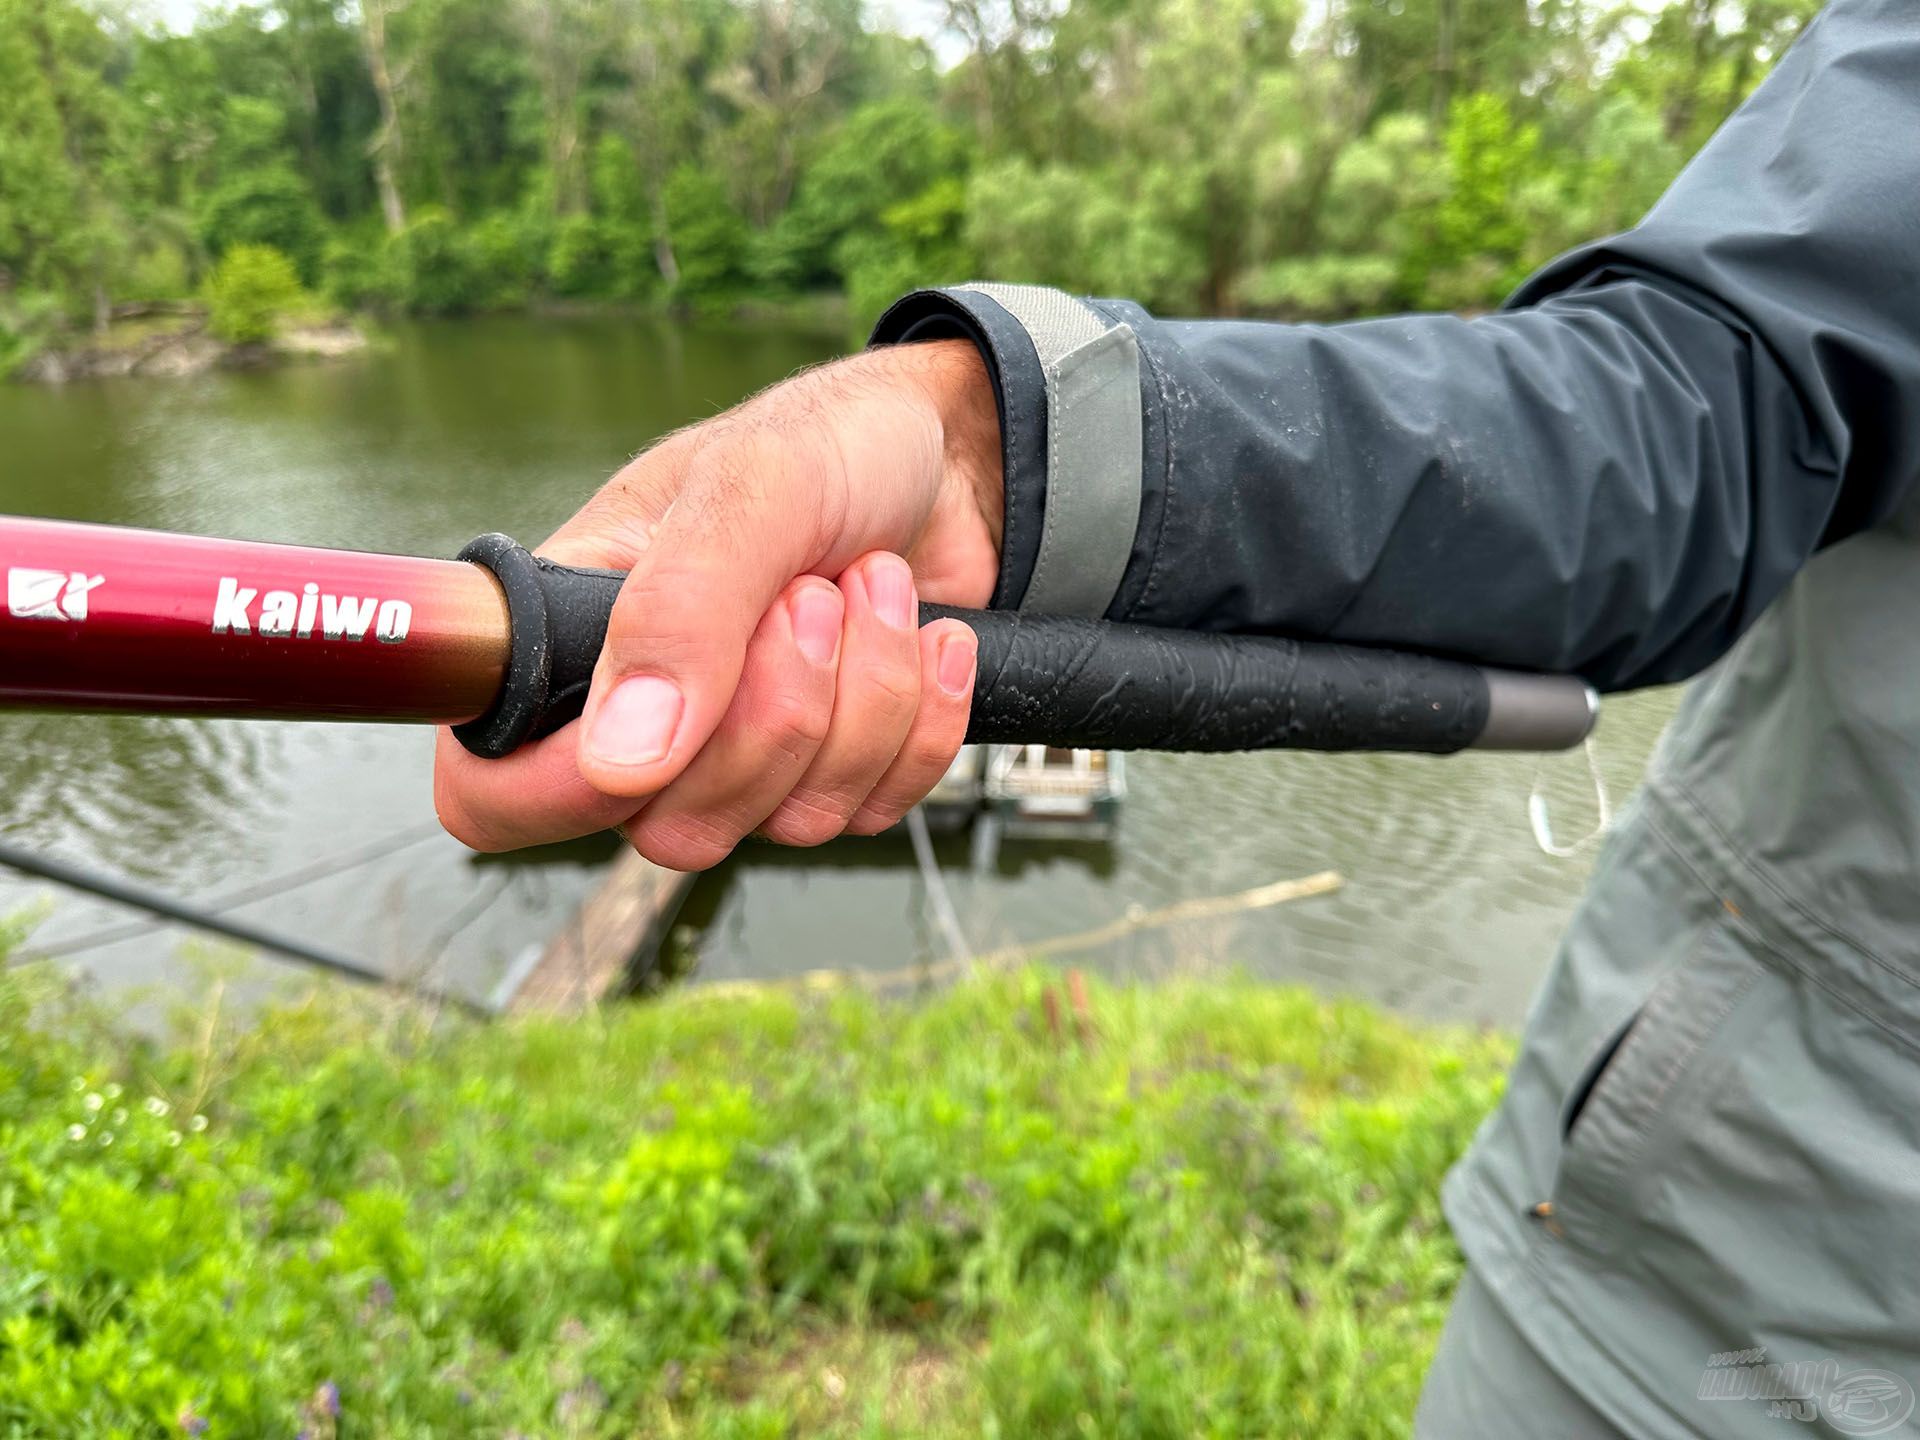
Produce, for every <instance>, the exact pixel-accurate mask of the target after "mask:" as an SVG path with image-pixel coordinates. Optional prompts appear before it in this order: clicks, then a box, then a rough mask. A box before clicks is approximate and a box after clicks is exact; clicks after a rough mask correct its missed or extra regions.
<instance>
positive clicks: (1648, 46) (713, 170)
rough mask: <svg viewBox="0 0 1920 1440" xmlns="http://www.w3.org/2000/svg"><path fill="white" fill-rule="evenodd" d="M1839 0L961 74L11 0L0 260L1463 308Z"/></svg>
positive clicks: (499, 7) (1111, 9)
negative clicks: (956, 281)
mask: <svg viewBox="0 0 1920 1440" xmlns="http://www.w3.org/2000/svg"><path fill="white" fill-rule="evenodd" d="M1816 5H1817V0H1725V3H1721V4H1714V5H1702V4H1699V3H1696V0H1666V3H1656V4H1655V5H1654V6H1653V7H1652V8H1651V9H1648V8H1646V7H1638V8H1636V7H1625V8H1622V7H1618V6H1612V5H1603V4H1600V3H1599V0H1564V3H1554V4H1545V5H1530V4H1527V3H1526V0H1332V3H1331V4H1330V5H1328V6H1325V7H1320V8H1318V9H1316V8H1314V7H1303V6H1302V4H1301V3H1300V0H1072V3H1065V4H1060V5H1048V6H1037V7H1036V6H1013V7H1005V6H1001V7H989V8H988V10H987V11H982V10H981V9H980V8H979V7H967V6H961V7H949V20H950V22H951V31H952V34H953V35H954V36H955V37H957V38H958V39H959V40H961V41H962V42H964V44H965V45H966V47H967V51H968V53H967V55H966V56H965V58H964V60H963V61H962V62H961V63H959V64H957V65H954V66H952V67H950V68H949V69H947V70H946V71H945V72H944V73H943V72H942V71H941V70H940V68H939V67H938V66H936V65H935V64H934V63H933V60H932V56H931V53H930V52H929V50H928V48H927V46H926V45H925V44H924V43H923V42H921V41H918V40H913V39H909V38H906V37H903V36H900V35H892V34H887V33H885V32H884V31H881V30H875V29H871V28H869V24H870V21H871V19H872V16H871V15H870V14H868V13H867V12H866V11H865V10H863V8H862V6H861V5H859V4H858V3H856V0H791V3H781V4H777V5H775V4H759V3H749V0H661V3H657V4H645V5H643V4H640V3H639V0H362V3H359V4H355V5H339V4H332V3H328V0H271V3H269V0H241V3H237V4H233V5H228V6H213V7H206V8H205V10H204V12H203V14H202V16H201V19H200V20H199V22H198V24H197V26H196V28H195V29H194V30H192V31H191V32H190V33H188V34H184V35H174V34H167V33H164V32H160V31H157V30H153V29H151V28H148V27H146V26H144V25H143V24H142V23H141V21H140V20H139V19H138V15H139V13H140V12H139V9H138V7H135V9H134V10H132V11H128V10H127V9H126V7H125V6H123V5H119V4H113V5H105V6H102V5H97V4H94V3H92V0H0V289H13V290H24V291H32V292H35V293H42V294H49V295H53V296H55V297H57V298H58V299H59V301H60V302H61V305H62V308H63V311H64V312H65V314H66V315H67V317H68V323H69V324H70V325H71V324H74V323H78V322H80V321H82V320H84V319H89V318H91V319H92V320H93V322H94V323H95V324H103V323H104V321H105V319H106V317H107V316H108V314H109V313H110V309H111V302H112V301H114V300H116V299H132V300H146V299H154V298H168V297H172V296H177V295H179V294H181V293H185V292H190V291H191V290H192V289H193V288H194V287H196V286H197V285H198V283H199V280H200V278H201V273H202V270H203V268H204V266H205V264H206V263H207V262H208V260H210V259H218V258H219V257H220V256H221V255H223V254H225V253H226V252H227V251H228V250H230V249H231V248H233V247H234V246H237V245H270V246H272V247H273V248H274V249H277V250H279V251H280V252H281V253H283V254H284V255H286V256H287V257H288V258H289V259H290V260H291V261H292V262H293V264H294V267H295V269H296V270H297V271H298V273H299V275H300V277H301V281H302V283H303V284H304V285H306V286H309V287H316V286H324V288H325V290H326V291H327V293H329V294H330V295H332V296H334V297H335V298H336V299H338V300H339V301H341V302H342V303H345V304H349V305H351V306H354V307H360V306H365V307H368V308H375V309H383V310H416V311H427V312H453V311H460V310H468V309H473V308H476V307H481V306H497V305H504V304H517V303H522V302H525V301H529V300H535V299H538V298H540V297H541V296H542V295H559V296H567V297H578V298H583V299H608V300H622V301H628V300H635V299H646V300H658V301H661V302H663V303H685V304H691V305H696V306H700V307H707V308H712V307H723V306H726V305H730V304H734V303H736V302H740V301H744V300H749V299H752V300H775V301H780V300H792V299H798V298H801V297H807V296H812V295H815V294H819V293H825V292H833V291H838V292H842V293H844V294H846V295H847V296H848V297H849V298H850V300H851V301H852V308H853V309H854V311H855V312H856V314H857V315H859V316H861V317H865V316H870V315H871V314H872V313H873V312H874V311H876V310H877V309H879V308H880V307H881V306H882V305H884V304H885V303H886V302H887V301H888V300H889V299H891V298H892V296H893V295H894V294H896V293H898V292H900V291H904V290H907V289H911V288H915V287H917V286H921V285H927V284H932V283H938V282H940V281H943V280H951V279H953V278H955V277H964V276H971V275H976V274H985V275H989V276H991V277H993V278H997V279H1004V280H1016V281H1017V280H1029V281H1042V282H1046V283H1052V284H1057V285H1061V286H1064V287H1066V288H1068V289H1072V290H1079V291H1090V292H1096V293H1103V294H1111V295H1125V296H1129V297H1132V298H1135V299H1138V300H1141V301H1144V302H1146V303H1147V304H1149V305H1151V306H1153V307H1155V308H1157V309H1160V310H1162V311H1166V312H1184V313H1196V312H1198V313H1227V314H1231V313H1236V312H1241V311H1246V310H1252V311H1256V312H1266V313H1273V314H1278V315H1283V316H1316V317H1327V318H1333V317H1337V316H1341V315H1345V314H1350V313H1355V312H1360V311H1367V310H1373V309H1377V308H1383V307H1395V306H1405V307H1441V306H1457V307H1463V308H1478V307H1484V306H1488V305H1492V304H1494V303H1497V302H1498V301H1499V300H1500V299H1501V298H1502V296H1503V295H1504V294H1505V293H1506V292H1507V291H1508V290H1509V289H1510V288H1511V287H1512V286H1513V285H1514V284H1515V283H1516V282H1517V281H1518V280H1520V279H1521V278H1522V277H1524V276H1525V275H1526V274H1527V273H1528V272H1529V271H1530V270H1531V269H1532V268H1533V267H1534V266H1536V265H1538V264H1539V263H1541V262H1542V261H1544V260H1545V259H1547V258H1549V257H1551V256H1552V255H1554V254H1555V253H1557V252H1559V251H1561V250H1564V249H1566V248H1568V247H1570V246H1572V245H1575V244H1578V243H1580V242H1581V241H1583V240H1587V239H1590V238H1593V237H1594V236H1597V235H1600V234H1604V233H1607V232H1609V231H1612V230H1617V229H1619V228H1622V227H1625V226H1628V225H1630V224H1632V223H1633V221H1634V220H1635V219H1637V218H1638V216H1639V215H1640V214H1641V213H1642V212H1643V210H1644V209H1645V207H1646V206H1647V205H1648V203H1649V202H1650V201H1651V199H1652V198H1653V197H1654V196H1655V195H1657V194H1658V193H1659V191H1660V189H1661V188H1662V187H1663V186H1664V185H1665V184H1666V183H1667V182H1668V181H1669V180H1670V179H1671V178H1672V176H1673V175H1674V174H1675V173H1677V171H1678V169H1679V167H1680V165H1681V164H1682V163H1683V162H1684V160H1685V158H1686V156H1687V155H1688V154H1689V153H1691V151H1692V150H1693V149H1694V148H1695V147H1696V146H1697V145H1698V144H1699V143H1701V141H1702V140H1704V138H1705V137H1706V136H1707V134H1709V133H1710V132H1711V130H1712V129H1713V127H1714V126H1715V125H1717V124H1718V123H1719V122H1720V120H1721V119H1722V118H1724V117H1725V116H1726V115H1727V114H1728V113H1729V111H1730V110H1731V108H1732V107H1733V106H1734V105H1736V104H1738V103H1739V101H1740V100H1741V99H1742V98H1743V97H1744V96H1745V95H1746V94H1747V93H1748V92H1749V91H1750V90H1751V89H1752V88H1753V86H1754V85H1755V84H1756V83H1757V82H1758V81H1759V79H1760V78H1761V77H1762V76H1763V75H1764V74H1765V72H1766V70H1767V69H1768V67H1769V66H1770V65H1771V64H1772V63H1773V61H1774V60H1775V59H1776V58H1777V57H1778V56H1779V55H1780V54H1781V53H1782V52H1783V51H1784V49H1785V47H1786V46H1787V45H1788V44H1789V43H1790V42H1791V40H1792V38H1793V37H1794V35H1795V34H1797V33H1798V31H1799V29H1800V27H1801V26H1802V25H1803V24H1804V23H1805V22H1806V20H1807V19H1808V17H1809V16H1810V15H1811V14H1812V13H1813V11H1814V9H1815V8H1816ZM1596 56H1605V57H1607V59H1606V63H1605V64H1604V65H1603V64H1600V63H1598V62H1597V61H1596V58H1595V57H1596ZM1389 276H1390V277H1391V278H1389Z"/></svg>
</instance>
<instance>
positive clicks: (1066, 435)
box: [964, 285, 1141, 617]
mask: <svg viewBox="0 0 1920 1440" xmlns="http://www.w3.org/2000/svg"><path fill="white" fill-rule="evenodd" d="M964 288H965V289H967V290H970V291H974V292H976V293H978V294H981V295H984V296H986V297H987V298H989V299H991V300H993V301H994V302H995V303H996V304H998V305H999V306H1000V307H1001V308H1002V309H1003V310H1005V311H1006V312H1007V313H1008V314H1010V315H1012V316H1013V318H1014V319H1015V320H1017V321H1019V322H1020V324H1021V325H1022V326H1023V327H1024V328H1025V329H1026V331H1027V334H1028V336H1029V337H1030V338H1031V339H1032V341H1033V347H1034V349H1035V351H1036V352H1037V353H1038V354H1039V357H1040V364H1041V368H1042V369H1043V371H1044V372H1045V374H1046V391H1047V498H1046V518H1045V521H1044V522H1043V526H1042V530H1041V536H1040V553H1039V556H1038V558H1037V560H1036V562H1035V564H1034V570H1033V578H1032V580H1031V581H1030V582H1029V583H1028V585H1027V589H1026V593H1025V594H1024V595H1023V596H1022V597H1021V600H1020V608H1021V609H1022V610H1031V611H1035V612H1038V613H1042V614H1050V615H1081V616H1089V617H1099V616H1102V615H1104V614H1106V612H1107V607H1108V606H1109V605H1111V604H1112V603H1113V597H1114V593H1115V591H1117V590H1118V589H1119V588H1120V579H1121V577H1122V575H1123V574H1124V573H1125V572H1126V568H1127V559H1128V556H1129V555H1130V554H1131V553H1132V550H1133V536H1134V531H1135V530H1136V529H1137V528H1138V527H1139V524H1140V471H1141V460H1140V432H1141V415H1140V345H1139V342H1138V340H1136V339H1135V337H1134V333H1133V331H1132V330H1131V329H1130V328H1129V327H1128V326H1126V325H1110V324H1108V322H1107V320H1106V319H1105V318H1104V317H1103V316H1101V315H1100V314H1099V313H1098V312H1097V311H1095V310H1094V309H1093V307H1092V306H1090V305H1086V304H1083V303H1082V302H1081V301H1079V300H1076V299H1074V298H1073V297H1072V296H1070V295H1065V294H1062V293H1061V292H1060V291H1058V290H1049V289H1047V288H1045V287H1044V286H1039V285H968V286H966V287H964Z"/></svg>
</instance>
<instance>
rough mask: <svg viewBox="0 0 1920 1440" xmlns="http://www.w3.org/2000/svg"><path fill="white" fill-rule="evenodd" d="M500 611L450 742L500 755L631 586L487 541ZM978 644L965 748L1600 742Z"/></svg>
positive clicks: (1036, 643) (568, 700) (1333, 673)
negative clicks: (483, 676) (490, 679)
mask: <svg viewBox="0 0 1920 1440" xmlns="http://www.w3.org/2000/svg"><path fill="white" fill-rule="evenodd" d="M460 558H461V559H462V560H470V561H473V562H475V563H477V564H480V565H484V566H486V567H487V568H488V569H489V570H491V571H492V572H493V573H494V575H495V577H496V578H498V579H499V581H500V584H501V588H502V589H503V590H505V592H506V595H507V606H508V611H509V614H510V617H511V620H512V626H513V636H512V650H511V658H510V660H509V662H508V673H507V680H506V683H505V685H504V686H503V687H502V690H501V694H500V698H499V700H498V701H497V702H496V703H495V705H494V707H493V709H492V710H490V711H489V712H488V713H487V714H485V715H483V716H481V717H480V718H479V719H478V720H475V721H473V722H471V723H469V724H467V725H462V726H460V727H458V729H456V731H455V732H454V733H455V734H456V735H458V736H459V737H460V740H461V743H462V744H464V745H465V746H466V747H467V748H468V749H469V750H471V751H473V752H474V753H475V754H476V755H481V756H485V757H488V758H495V757H498V756H501V755H506V754H509V753H510V752H512V751H513V750H514V749H516V748H518V747H519V746H520V745H521V744H523V743H524V742H525V741H527V740H529V739H531V738H533V737H535V736H539V735H545V734H548V733H550V732H551V731H554V730H557V729H558V728H559V727H560V726H562V725H564V724H566V723H567V722H568V721H569V720H572V719H574V718H575V717H576V716H578V715H579V713H580V709H581V706H582V705H583V704H584V703H585V701H586V696H587V688H588V684H589V682H590V681H591V679H592V676H593V667H594V662H595V661H596V660H597V659H598V657H599V654H600V647H601V644H602V643H603V641H604V640H605V638H606V631H607V617H608V616H609V614H610V613H611V612H612V609H613V602H614V599H615V597H616V596H617V595H618V594H619V593H620V584H621V581H622V580H623V579H624V578H625V577H624V576H622V575H620V574H619V573H618V572H615V571H611V570H578V569H573V568H570V567H568V566H564V565H556V564H554V563H552V562H551V561H548V560H542V559H540V558H538V557H536V556H534V555H531V554H529V553H528V552H527V551H526V550H524V549H522V548H521V547H520V546H518V545H516V544H514V542H513V541H511V540H509V539H507V538H506V537H505V536H503V535H483V536H481V537H480V538H479V539H478V540H476V541H474V542H473V543H472V544H471V545H469V546H468V547H467V548H466V549H465V550H463V551H462V552H461V554H460ZM943 617H945V618H952V619H956V620H961V621H964V622H965V623H966V624H967V625H968V626H969V627H971V628H972V630H973V632H974V634H975V635H976V636H978V637H979V641H980V665H979V679H978V681H977V682H976V684H975V686H974V693H973V714H972V719H971V722H970V723H969V725H968V727H967V739H968V740H969V741H975V742H983V743H984V742H994V743H1004V744H1047V745H1055V746H1063V747H1085V748H1088V749H1097V750H1188V751H1221V750H1271V749H1293V750H1404V751H1415V752H1422V753H1426V754H1434V755H1444V754H1449V753H1451V752H1453V751H1456V750H1463V749H1466V748H1468V747H1469V746H1474V745H1480V746H1486V747H1492V748H1500V749H1520V750H1551V749H1561V748H1564V747H1566V746H1569V745H1574V744H1577V743H1579V741H1580V740H1581V739H1582V738H1584V737H1585V735H1586V733H1587V731H1588V730H1589V729H1590V728H1591V726H1592V723H1593V714H1594V708H1593V707H1594V700H1593V696H1592V692H1590V691H1589V690H1588V689H1587V688H1586V686H1585V685H1584V684H1583V683H1582V682H1581V681H1579V680H1578V679H1576V678H1574V677H1572V676H1559V675H1519V674H1512V673H1508V672H1500V671H1488V670H1483V669H1481V668H1480V667H1478V666H1474V665H1468V664H1462V663H1460V662H1458V661H1453V660H1440V659H1435V658H1433V657H1430V656H1424V655H1410V654H1404V653H1401V652H1398V651H1392V650H1376V649H1371V648H1366V647H1361V646H1353V645H1330V644H1323V643H1319V642H1311V641H1298V640H1287V639H1279V638H1273V637H1267V636H1250V635H1209V634H1202V633H1199V632H1194V631H1185V630H1164V629H1157V628H1153V627H1150V626H1145V625H1127V624H1120V623H1116V622H1113V621H1106V620H1078V619H1069V618H1066V617H1062V616H1051V615H1038V616H1036V615H1024V614H1021V613H1019V612H1017V611H1008V610H954V609H950V608H948V607H946V606H943V605H922V606H921V607H920V618H921V622H922V623H923V624H924V623H925V622H927V621H929V620H936V619H940V618H943Z"/></svg>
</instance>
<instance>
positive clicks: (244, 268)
mask: <svg viewBox="0 0 1920 1440" xmlns="http://www.w3.org/2000/svg"><path fill="white" fill-rule="evenodd" d="M300 297H301V291H300V277H299V275H297V274H296V273H294V268H293V263H292V262H291V261H290V260H288V259H287V257H286V256H284V255H282V254H281V253H280V252H279V251H278V250H275V249H274V248H273V247H272V246H271V245H236V246H234V247H233V248H232V249H231V250H229V251H227V253H226V254H225V255H224V256H222V257H221V260H220V263H219V264H218V265H216V266H214V268H213V274H212V275H210V276H208V277H207V285H206V300H207V328H208V329H210V330H212V331H213V333H214V334H215V335H217V336H219V337H220V338H221V339H222V340H225V341H228V342H229V343H231V344H235V345H247V344H255V343H257V342H259V341H262V340H269V339H271V338H272V337H273V330H274V322H275V321H276V320H277V319H278V318H279V315H280V312H281V311H283V310H285V309H287V308H289V307H290V306H292V305H294V304H295V303H296V302H298V301H299V299H300Z"/></svg>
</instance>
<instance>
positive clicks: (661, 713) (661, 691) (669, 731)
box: [587, 675, 686, 765]
mask: <svg viewBox="0 0 1920 1440" xmlns="http://www.w3.org/2000/svg"><path fill="white" fill-rule="evenodd" d="M685 708H686V701H685V700H684V699H682V698H681V695H680V687H679V686H678V685H675V684H674V683H673V682H672V681H671V680H662V679H661V678H660V677H659V676H657V675H632V676H629V677H628V678H627V679H625V680H622V681H621V682H620V683H619V684H618V685H616V686H614V687H613V689H612V690H611V691H609V692H608V694H607V697H606V699H604V700H602V701H601V702H600V708H599V710H598V711H596V712H595V714H594V717H593V728H592V729H591V730H589V731H588V732H587V748H588V749H589V750H591V751H592V752H593V754H594V756H595V757H596V758H598V759H600V760H602V761H604V762H605V763H606V764H608V765H651V764H653V763H654V762H655V761H656V760H664V759H666V758H667V752H668V751H669V750H671V749H672V748H673V732H674V731H675V730H677V729H678V728H679V726H680V712H681V711H682V710H684V709H685Z"/></svg>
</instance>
